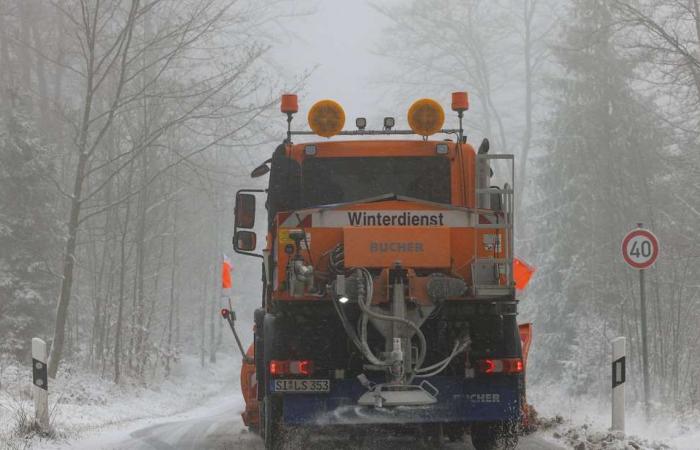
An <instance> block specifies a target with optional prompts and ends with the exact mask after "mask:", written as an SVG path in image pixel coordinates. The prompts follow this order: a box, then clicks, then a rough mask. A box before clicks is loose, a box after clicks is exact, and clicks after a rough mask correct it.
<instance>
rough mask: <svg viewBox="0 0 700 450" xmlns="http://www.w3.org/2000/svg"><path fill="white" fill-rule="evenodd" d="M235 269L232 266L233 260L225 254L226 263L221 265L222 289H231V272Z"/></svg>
mask: <svg viewBox="0 0 700 450" xmlns="http://www.w3.org/2000/svg"><path fill="white" fill-rule="evenodd" d="M232 270H233V267H232V266H231V260H230V259H229V258H228V256H227V255H225V254H224V261H223V263H222V264H221V288H222V289H231V286H232V284H231V271H232Z"/></svg>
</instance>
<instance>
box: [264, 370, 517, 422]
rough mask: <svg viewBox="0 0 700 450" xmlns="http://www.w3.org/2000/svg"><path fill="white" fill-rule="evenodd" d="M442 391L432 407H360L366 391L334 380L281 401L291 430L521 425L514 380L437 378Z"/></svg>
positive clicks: (349, 382) (434, 381)
mask: <svg viewBox="0 0 700 450" xmlns="http://www.w3.org/2000/svg"><path fill="white" fill-rule="evenodd" d="M429 381H430V382H431V383H432V384H433V385H435V387H437V388H438V390H439V391H440V392H439V394H438V395H437V399H438V402H437V403H436V404H434V405H429V406H419V407H415V406H398V407H388V408H374V407H366V406H358V405H357V400H358V399H359V397H360V396H361V395H362V394H364V393H365V392H366V389H365V388H364V387H362V385H360V383H359V382H358V381H356V380H332V381H331V392H330V393H328V394H273V395H283V397H284V401H283V420H284V422H285V423H286V424H289V425H317V426H327V425H356V424H368V425H369V424H372V425H377V424H410V423H415V424H418V423H450V422H478V421H497V420H519V418H520V414H521V413H520V411H521V405H520V395H519V394H520V393H519V387H518V381H517V379H516V378H515V377H503V378H495V377H494V378H487V379H483V380H465V379H460V378H456V377H433V378H431V379H430V380H429Z"/></svg>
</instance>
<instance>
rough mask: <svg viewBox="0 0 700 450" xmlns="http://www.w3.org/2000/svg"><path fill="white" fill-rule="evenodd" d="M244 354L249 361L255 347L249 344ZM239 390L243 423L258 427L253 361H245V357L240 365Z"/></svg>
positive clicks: (258, 418) (252, 356) (256, 392)
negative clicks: (241, 396) (243, 404)
mask: <svg viewBox="0 0 700 450" xmlns="http://www.w3.org/2000/svg"><path fill="white" fill-rule="evenodd" d="M246 356H247V357H248V358H250V361H252V360H253V358H254V357H255V349H254V346H253V345H252V344H251V345H250V347H248V351H246ZM241 392H242V393H243V400H244V401H245V405H246V406H245V410H244V411H243V412H242V413H241V417H242V418H243V423H244V424H245V425H246V426H248V427H251V428H254V429H255V428H258V426H259V424H260V416H259V411H258V385H257V381H256V378H255V363H253V362H247V361H246V360H245V359H244V360H243V363H242V365H241Z"/></svg>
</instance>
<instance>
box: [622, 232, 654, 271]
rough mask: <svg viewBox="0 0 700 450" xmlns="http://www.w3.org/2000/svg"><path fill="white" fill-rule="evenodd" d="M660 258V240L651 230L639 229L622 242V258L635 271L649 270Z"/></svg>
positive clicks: (630, 233) (628, 234)
mask: <svg viewBox="0 0 700 450" xmlns="http://www.w3.org/2000/svg"><path fill="white" fill-rule="evenodd" d="M658 256H659V240H658V239H657V238H656V236H654V233H652V232H651V231H649V230H645V229H643V228H637V229H636V230H632V231H630V232H629V233H627V235H626V236H625V238H624V239H623V240H622V257H623V258H624V259H625V262H626V263H627V264H629V265H630V266H632V267H634V268H635V269H648V268H649V267H651V266H652V265H654V263H655V262H656V258H658Z"/></svg>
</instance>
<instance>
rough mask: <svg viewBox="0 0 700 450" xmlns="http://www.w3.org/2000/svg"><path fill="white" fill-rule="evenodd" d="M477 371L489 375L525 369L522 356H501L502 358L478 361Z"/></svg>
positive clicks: (511, 372) (517, 371)
mask: <svg viewBox="0 0 700 450" xmlns="http://www.w3.org/2000/svg"><path fill="white" fill-rule="evenodd" d="M476 368H477V371H479V372H480V373H485V374H487V375H493V374H497V373H501V374H516V373H522V372H523V370H524V369H525V366H524V364H523V360H522V359H520V358H501V359H481V360H479V361H477V362H476Z"/></svg>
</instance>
